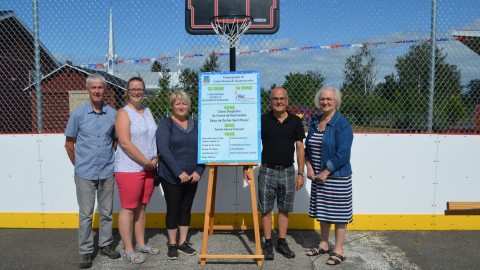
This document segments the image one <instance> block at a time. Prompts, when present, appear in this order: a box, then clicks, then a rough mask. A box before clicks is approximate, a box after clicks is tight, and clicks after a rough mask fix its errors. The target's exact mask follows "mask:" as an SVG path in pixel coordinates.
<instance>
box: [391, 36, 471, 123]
mask: <svg viewBox="0 0 480 270" xmlns="http://www.w3.org/2000/svg"><path fill="white" fill-rule="evenodd" d="M430 50H431V44H428V43H424V44H418V45H413V46H411V47H410V48H409V50H408V52H407V53H406V54H405V55H402V56H399V57H397V63H396V64H395V69H396V70H397V74H398V78H399V83H400V86H401V88H402V91H405V89H408V92H409V93H410V94H412V93H413V92H417V93H419V94H420V95H421V96H422V97H428V96H429V93H430V63H431V57H430V54H431V52H430ZM460 77H461V74H460V71H459V70H458V68H457V66H456V65H452V64H448V63H447V54H446V53H444V52H443V50H442V49H439V48H435V82H434V108H433V109H434V110H433V112H434V114H433V125H434V126H433V129H434V130H437V131H443V130H448V129H449V128H452V127H456V126H457V125H458V124H459V122H460V120H461V119H464V117H465V112H466V110H465V108H463V106H462V102H460V101H461V100H462V99H461V92H462V85H461V81H460ZM405 98H406V100H411V99H412V97H411V96H407V97H405ZM406 100H405V99H398V100H397V102H398V103H399V106H404V103H405V102H406ZM423 100H424V101H423V102H424V104H421V105H420V104H417V105H416V106H417V107H416V109H418V108H419V107H420V108H422V112H421V113H419V114H418V115H417V117H422V119H415V121H414V122H415V123H416V124H415V125H416V127H418V129H421V130H426V126H425V124H423V123H425V122H426V119H427V115H428V99H427V98H423ZM407 107H408V106H407ZM420 122H422V123H420Z"/></svg>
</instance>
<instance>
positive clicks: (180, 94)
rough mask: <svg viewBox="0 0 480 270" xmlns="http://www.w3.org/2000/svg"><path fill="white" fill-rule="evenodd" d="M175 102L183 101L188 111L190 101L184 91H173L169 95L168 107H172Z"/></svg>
mask: <svg viewBox="0 0 480 270" xmlns="http://www.w3.org/2000/svg"><path fill="white" fill-rule="evenodd" d="M175 100H184V101H186V102H187V105H188V108H189V109H190V105H191V104H192V101H191V100H190V96H189V95H188V93H187V92H185V90H179V91H174V92H172V93H171V94H170V105H171V106H173V103H174V102H175Z"/></svg>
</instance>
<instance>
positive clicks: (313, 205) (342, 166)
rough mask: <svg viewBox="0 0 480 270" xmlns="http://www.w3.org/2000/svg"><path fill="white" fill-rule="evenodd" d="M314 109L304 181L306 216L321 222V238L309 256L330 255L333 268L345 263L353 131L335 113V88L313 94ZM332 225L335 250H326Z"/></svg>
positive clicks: (337, 103) (338, 101) (338, 99)
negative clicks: (316, 113)
mask: <svg viewBox="0 0 480 270" xmlns="http://www.w3.org/2000/svg"><path fill="white" fill-rule="evenodd" d="M314 101H315V106H316V107H317V108H318V109H320V112H321V114H320V116H318V117H316V118H314V119H312V121H311V122H310V125H309V128H308V135H307V139H306V141H305V145H306V151H305V155H306V161H307V178H308V179H310V180H312V185H311V195H310V210H309V216H310V217H312V218H315V219H317V220H318V221H319V222H320V228H321V235H320V243H319V245H318V246H317V247H315V248H312V249H310V250H308V251H307V255H308V256H316V255H320V254H326V253H329V254H330V257H329V258H328V260H327V262H326V264H328V265H336V264H339V263H340V262H342V261H343V260H345V251H344V248H343V245H344V242H345V234H346V231H347V223H350V222H351V221H352V213H353V211H352V168H351V165H350V152H351V148H352V141H353V131H352V127H351V126H350V124H349V123H348V122H347V120H346V119H345V118H344V117H343V115H341V114H340V112H338V108H339V107H340V104H341V93H340V91H339V90H338V89H336V88H334V87H324V88H322V89H320V90H318V91H317V93H316V94H315V100H314ZM332 224H335V247H334V248H333V250H330V249H329V244H328V236H329V233H330V227H331V225H332Z"/></svg>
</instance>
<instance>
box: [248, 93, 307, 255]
mask: <svg viewBox="0 0 480 270" xmlns="http://www.w3.org/2000/svg"><path fill="white" fill-rule="evenodd" d="M270 104H271V107H272V110H271V111H270V112H268V113H265V114H263V115H262V124H261V125H262V131H261V133H262V147H263V149H262V164H261V167H260V170H259V174H258V210H259V211H260V212H261V213H262V225H263V234H264V237H265V246H264V248H263V255H264V256H265V260H273V258H274V255H273V243H272V211H273V206H274V203H275V200H276V201H277V207H278V241H277V245H276V246H275V249H276V250H277V252H279V253H280V254H282V255H283V256H285V257H286V258H294V257H295V253H294V252H293V251H292V250H290V248H289V247H288V244H287V241H286V237H287V228H288V213H289V212H292V211H293V199H294V195H295V191H296V190H299V189H300V188H302V187H303V183H304V174H303V170H304V165H305V155H304V147H303V139H304V138H305V131H304V130H303V125H302V121H301V119H300V118H299V117H297V116H296V115H294V114H291V113H289V112H288V111H287V105H288V96H287V90H286V89H285V88H283V87H276V88H274V89H272V91H271V93H270ZM294 152H296V154H297V165H298V173H297V174H295V167H294V166H293V163H294V156H293V155H294ZM244 178H245V180H246V181H247V182H249V181H250V179H249V177H248V173H247V171H246V170H245V169H244Z"/></svg>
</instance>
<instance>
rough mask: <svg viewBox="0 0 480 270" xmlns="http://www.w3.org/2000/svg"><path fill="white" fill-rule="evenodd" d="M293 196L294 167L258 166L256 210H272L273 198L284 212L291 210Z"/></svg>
mask: <svg viewBox="0 0 480 270" xmlns="http://www.w3.org/2000/svg"><path fill="white" fill-rule="evenodd" d="M294 196H295V167H294V166H293V165H292V166H290V167H288V168H286V169H284V170H276V169H271V168H267V167H266V166H265V165H263V164H262V165H261V166H260V171H259V174H258V211H259V212H260V213H268V212H271V211H272V210H273V206H274V203H275V199H277V207H278V209H281V210H283V211H285V212H292V211H293V197H294Z"/></svg>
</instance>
